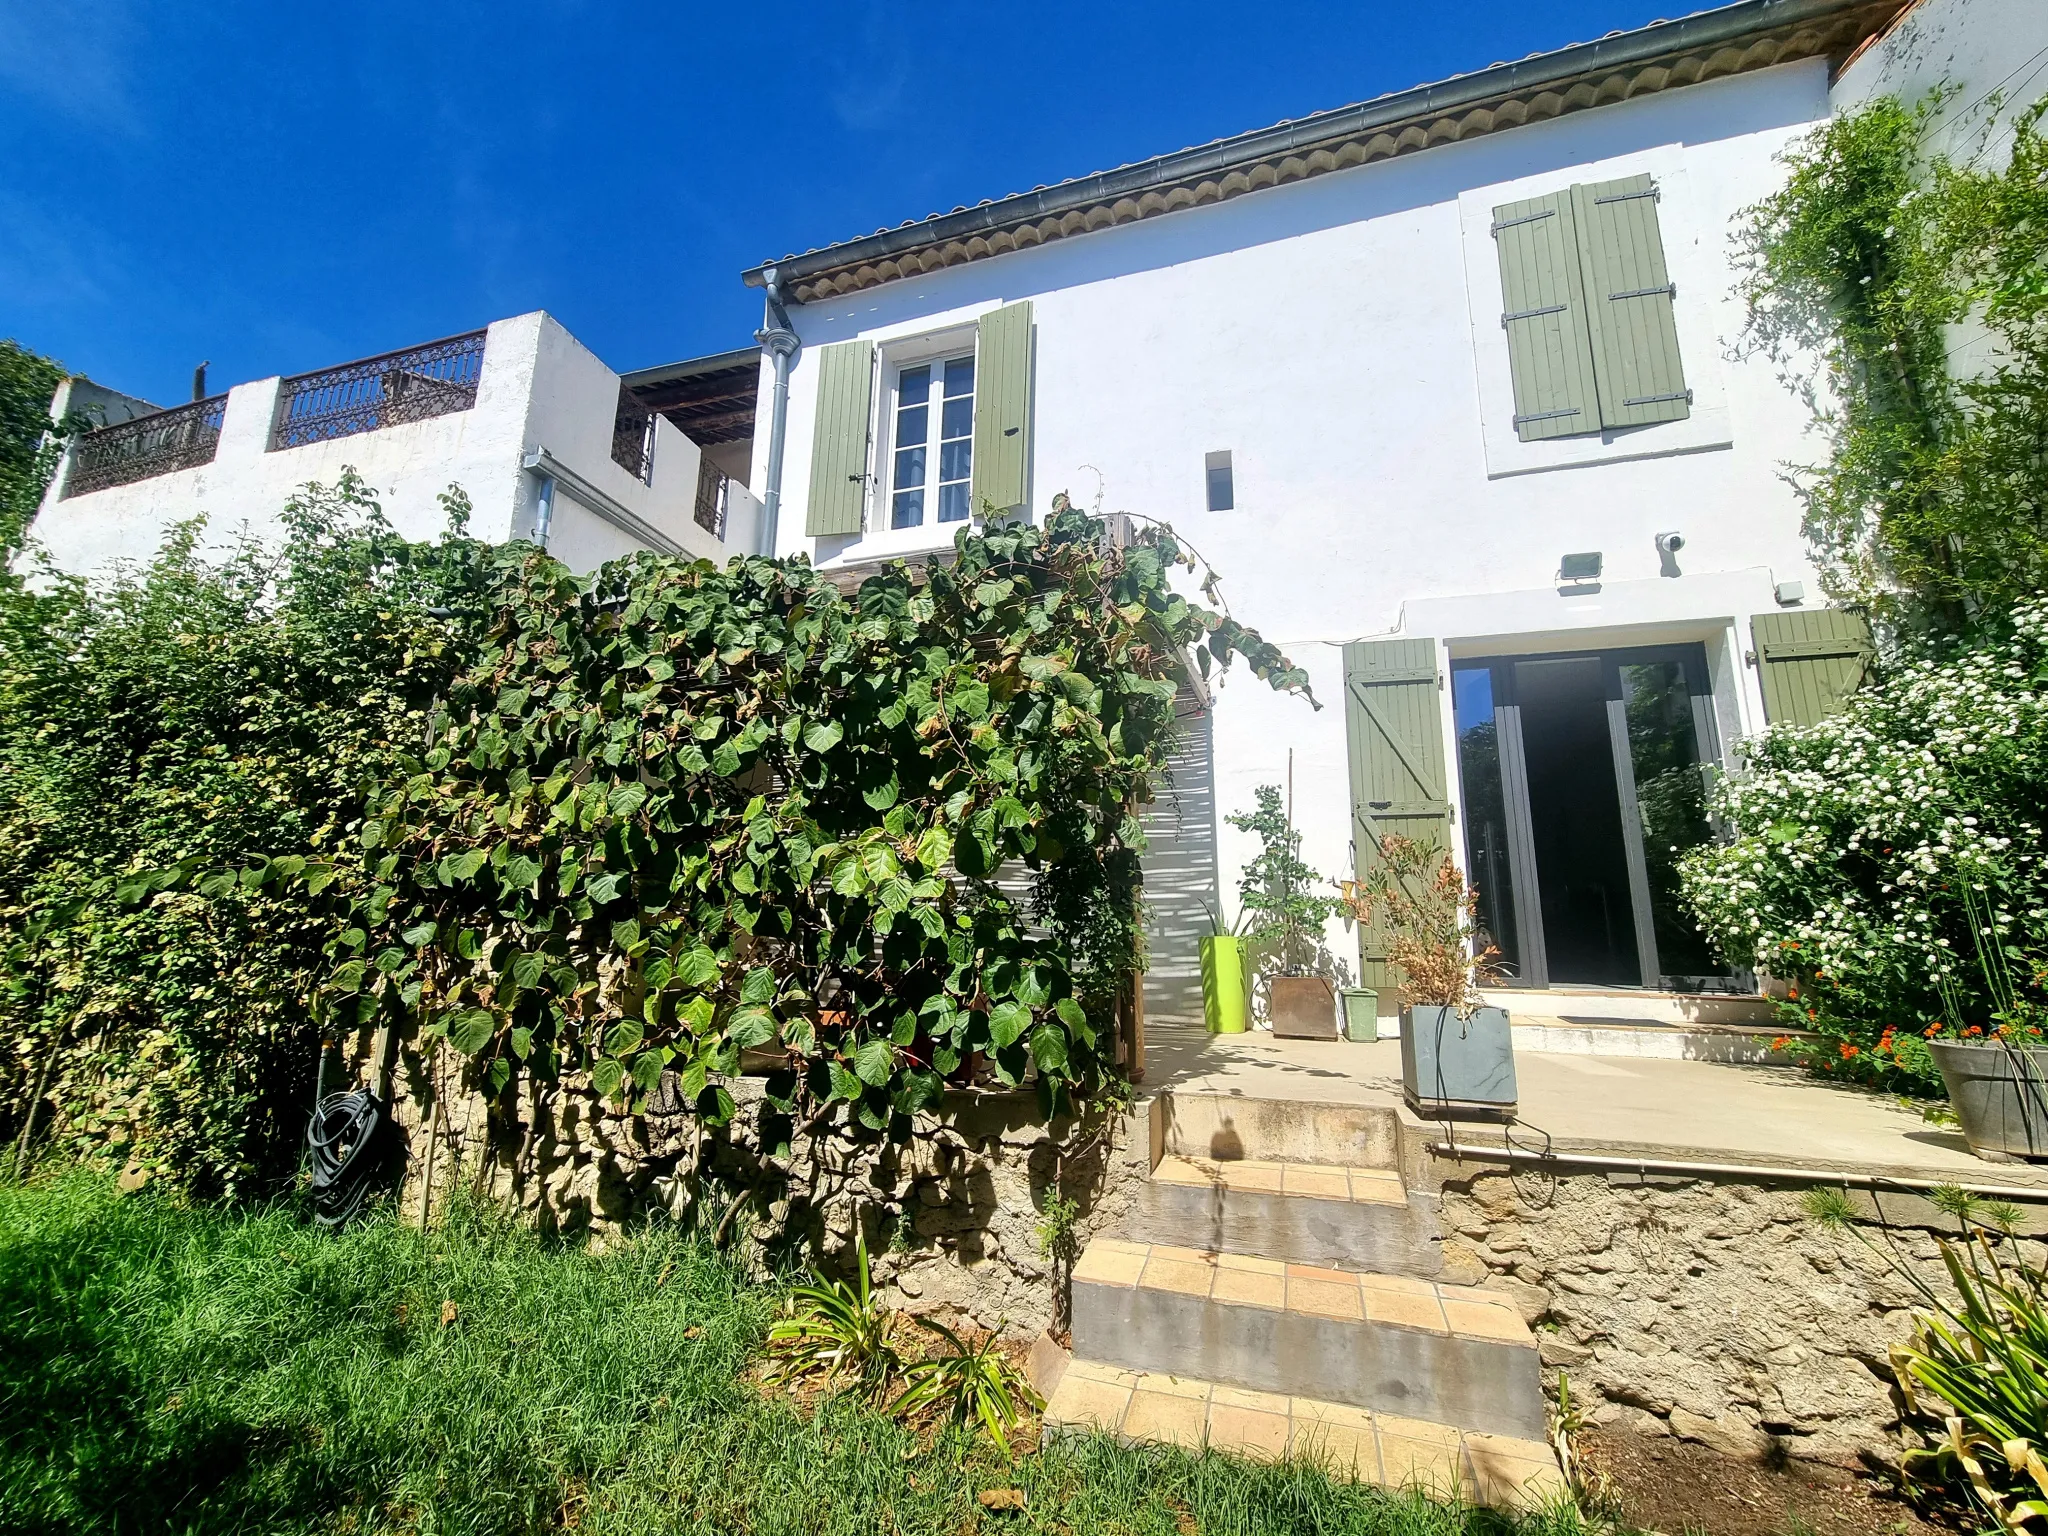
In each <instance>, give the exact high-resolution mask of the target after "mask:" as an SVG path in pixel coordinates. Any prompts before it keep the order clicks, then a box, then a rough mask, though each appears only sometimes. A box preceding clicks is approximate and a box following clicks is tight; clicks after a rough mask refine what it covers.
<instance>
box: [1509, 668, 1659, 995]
mask: <svg viewBox="0 0 2048 1536" xmlns="http://www.w3.org/2000/svg"><path fill="white" fill-rule="evenodd" d="M1604 671H1605V669H1604V668H1603V667H1602V665H1601V659H1600V657H1598V656H1555V657H1554V656H1543V657H1532V658H1530V659H1528V660H1525V661H1517V662H1515V663H1514V678H1515V701H1516V703H1517V704H1519V705H1520V707H1521V725H1522V754H1523V758H1524V760H1525V761H1526V762H1527V764H1528V777H1529V830H1530V837H1531V841H1532V842H1533V843H1534V845H1535V853H1536V883H1537V888H1538V900H1539V901H1540V903H1541V911H1542V922H1543V947H1544V949H1545V951H1546V953H1547V954H1548V957H1549V960H1550V980H1551V981H1552V982H1553V983H1556V982H1565V983H1567V984H1572V985H1578V986H1623V987H1633V986H1640V985H1642V980H1643V967H1642V962H1641V960H1640V958H1639V957H1638V954H1637V950H1636V926H1635V906H1634V896H1633V890H1632V886H1631V883H1630V880H1629V867H1628V845H1627V842H1626V839H1625V834H1624V824H1623V818H1622V803H1621V795H1620V793H1619V786H1618V785H1617V784H1616V782H1615V773H1614V767H1615V765H1614V754H1613V748H1612V743H1611V739H1610V731H1609V724H1608V719H1607V688H1606V678H1605V677H1604V676H1603V673H1604Z"/></svg>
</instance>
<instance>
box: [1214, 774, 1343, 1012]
mask: <svg viewBox="0 0 2048 1536" xmlns="http://www.w3.org/2000/svg"><path fill="white" fill-rule="evenodd" d="M1252 793H1253V794H1254V795H1255V796H1256V797H1257V800H1258V808H1257V809H1256V810H1252V811H1240V812H1238V813H1237V814H1236V815H1234V816H1231V817H1229V818H1227V819H1228V820H1229V822H1230V824H1231V825H1232V826H1233V827H1236V828H1237V829H1238V830H1239V831H1240V832H1250V833H1252V834H1253V835H1254V836H1256V837H1257V838H1258V840H1259V852H1258V853H1257V855H1256V856H1254V857H1253V858H1252V859H1251V860H1250V861H1249V862H1247V863H1246V864H1245V866H1244V870H1243V872H1242V874H1241V875H1240V876H1239V878H1238V882H1237V900H1238V908H1239V911H1240V914H1241V916H1240V919H1239V920H1240V922H1241V923H1242V925H1243V927H1244V930H1245V932H1244V935H1243V941H1244V943H1245V944H1246V945H1247V947H1248V948H1250V949H1251V951H1252V952H1253V954H1254V955H1255V956H1256V966H1255V971H1254V975H1255V981H1254V991H1253V995H1254V998H1255V1000H1256V1001H1257V1002H1259V1003H1262V1004H1263V1005H1264V1011H1265V1014H1266V1018H1267V1021H1268V1023H1269V1024H1270V1025H1271V1027H1272V1030H1273V1033H1274V1034H1275V1035H1277V1036H1281V1037H1285V1038H1293V1039H1306V1040H1334V1039H1336V1038H1337V992H1336V981H1337V980H1338V979H1340V978H1339V977H1338V976H1337V974H1336V973H1337V972H1338V971H1339V970H1340V969H1341V967H1340V966H1339V965H1338V964H1337V962H1336V961H1335V959H1334V958H1333V957H1332V956H1331V954H1330V950H1329V946H1328V945H1327V944H1325V943H1324V942H1323V925H1324V924H1325V923H1327V922H1328V921H1329V920H1330V919H1331V918H1333V917H1335V916H1336V915H1337V914H1338V913H1339V912H1340V911H1342V910H1343V903H1342V902H1340V901H1338V900H1337V899H1336V898H1334V897H1329V896H1317V895H1315V894H1313V892H1314V891H1315V890H1316V889H1317V887H1319V886H1321V885H1322V883H1323V882H1322V878H1321V877H1320V876H1319V875H1317V874H1316V872H1315V871H1314V870H1313V869H1311V868H1310V867H1309V866H1308V865H1307V864H1306V863H1304V862H1303V861H1302V857H1301V834H1300V833H1299V832H1297V831H1295V830H1294V826H1293V823H1292V822H1291V821H1290V820H1289V819H1288V815H1287V812H1286V809H1285V807H1284V805H1283V804H1282V801H1281V798H1280V789H1279V786H1278V785H1275V784H1261V785H1260V786H1259V787H1258V788H1257V789H1255V790H1254V791H1253V792H1252Z"/></svg>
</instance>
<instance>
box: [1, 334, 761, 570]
mask: <svg viewBox="0 0 2048 1536" xmlns="http://www.w3.org/2000/svg"><path fill="white" fill-rule="evenodd" d="M286 382H287V381H286V380H283V379H278V378H270V379H259V380H256V381H254V382H252V383H247V384H238V385H236V386H235V387H234V388H233V389H231V390H229V391H228V394H227V400H226V409H225V413H224V414H223V415H222V417H221V421H220V438H219V442H218V445H217V446H216V448H215V450H214V454H213V457H212V459H211V461H210V462H207V463H203V464H198V465H195V466H193V467H191V468H184V469H174V470H171V471H169V472H168V473H163V474H157V475H152V476H149V477H148V478H145V479H138V480H133V481H130V482H128V483H127V484H123V485H113V486H109V487H107V488H105V489H101V490H94V491H90V492H86V493H84V494H67V490H68V487H67V480H69V479H70V477H71V474H72V470H73V467H74V464H73V461H74V459H75V457H76V449H74V450H73V453H72V454H71V455H67V457H66V461H65V463H64V464H63V465H62V466H61V467H60V468H59V470H58V473H57V475H56V477H55V479H54V480H53V481H52V482H51V487H50V491H49V494H48V495H47V496H46V498H45V499H44V502H43V506H42V509H41V512H40V513H39V514H38V516H37V519H36V522H35V526H34V528H33V536H34V538H35V539H36V541H37V542H38V543H39V544H40V545H41V546H42V547H43V548H44V549H45V550H47V551H48V553H49V554H50V556H51V557H52V558H53V559H54V560H55V561H56V563H57V564H58V565H59V566H61V567H63V568H64V569H67V570H71V571H77V572H81V573H84V574H96V573H101V572H104V571H106V570H107V569H108V568H109V567H111V566H113V565H115V564H117V563H120V562H127V563H130V564H140V563H144V562H147V561H148V560H149V559H150V558H151V557H152V555H153V554H154V553H155V551H156V549H157V547H158V546H159V544H161V542H162V540H163V537H164V534H165V532H166V531H167V530H168V529H169V528H171V527H172V526H173V525H175V524H178V523H181V522H185V521H187V520H189V519H192V518H194V517H199V516H204V517H205V518H206V520H207V526H208V530H209V536H210V538H211V539H212V540H214V541H216V542H217V541H219V540H221V539H223V538H225V537H227V536H230V535H231V534H232V533H233V532H234V531H235V530H238V529H241V528H244V527H247V528H248V529H250V530H252V531H254V532H256V533H258V534H259V535H263V536H276V535H278V534H279V533H281V530H282V525H281V523H280V522H279V513H280V512H281V510H282V509H283V507H284V505H285V503H286V502H288V501H289V500H290V499H291V498H292V497H293V496H294V495H295V494H297V493H298V491H299V490H300V488H301V487H303V486H305V485H307V484H309V483H314V482H318V483H322V484H329V485H331V484H333V483H334V482H335V481H336V480H337V479H339V478H340V476H341V474H342V472H343V470H344V469H353V470H354V471H355V472H356V473H357V474H359V475H360V476H361V477H362V478H363V480H364V481H365V482H366V483H367V484H368V485H370V486H371V487H373V488H374V489H375V490H376V492H377V494H378V497H379V500H380V501H381V503H382V505H383V509H384V513H385V516H386V517H388V518H389V519H390V520H391V522H392V524H393V526H394V527H396V528H397V529H398V530H399V531H400V532H401V533H404V534H405V535H407V536H408V537H411V538H431V537H433V536H435V535H436V534H438V533H439V532H440V531H441V529H442V528H443V527H444V526H445V525H446V515H445V513H444V511H443V508H442V505H441V501H440V496H441V494H442V493H443V492H445V491H447V490H448V489H449V488H450V487H451V486H459V487H461V489H462V490H463V492H464V493H465V494H466V495H467V496H468V497H469V499H470V503H471V507H472V513H471V520H470V525H469V530H470V532H471V533H472V534H474V535H475V536H477V537H479V538H483V539H489V540H492V541H504V540H509V539H528V538H534V537H536V536H537V535H538V534H539V533H540V532H541V531H542V529H541V522H542V517H543V509H544V507H545V508H546V523H547V527H546V530H545V531H546V536H547V544H548V548H549V549H550V551H551V552H553V553H554V554H556V555H557V556H559V557H560V558H561V559H562V560H564V561H565V562H567V563H568V564H569V565H571V566H572V567H574V568H576V569H578V570H587V569H589V568H591V567H593V566H596V565H599V564H601V563H603V562H604V561H606V560H610V559H614V558H617V557H618V556H621V555H625V554H630V553H632V552H633V551H635V550H640V549H658V550H664V551H667V552H669V553H683V554H690V555H701V556H707V557H709V558H711V559H714V560H716V559H723V558H724V556H725V554H726V549H727V547H726V545H724V544H722V543H721V542H720V540H719V539H718V538H717V537H716V536H715V535H714V534H712V533H710V532H709V531H707V530H705V529H703V528H700V527H698V526H697V524H696V522H695V521H694V519H693V516H692V513H693V509H694V507H695V504H696V495H697V475H698V465H699V461H700V460H701V458H702V455H701V453H700V452H699V450H698V448H697V445H696V444H694V443H692V442H691V441H690V440H689V438H687V437H685V436H684V435H683V434H682V433H681V432H679V431H677V430H676V429H675V427H674V426H672V425H671V424H670V423H669V422H667V421H666V420H664V419H661V418H659V417H657V418H655V421H654V428H653V431H654V441H653V454H652V458H651V463H650V466H649V471H648V475H647V477H646V479H644V480H643V479H642V478H641V477H640V476H638V475H636V474H634V473H633V472H632V471H631V470H629V469H626V468H624V467H622V466H621V465H620V464H618V463H617V462H615V461H614V459H613V457H612V436H613V429H614V423H615V421H616V419H617V413H618V403H619V376H618V375H617V374H616V373H614V372H613V371H612V370H611V369H609V368H607V367H606V366H605V365H604V363H603V362H601V361H600V360H599V359H598V358H597V357H596V356H594V355H593V354H592V353H591V352H590V351H589V349H587V348H586V347H584V346H583V345H582V343H580V342H579V341H577V340H576V338H575V337H574V336H572V335H570V334H569V332H568V331H567V330H566V329H564V328H563V326H562V325H561V324H560V323H559V322H558V321H556V320H555V319H553V318H552V317H551V316H549V315H547V314H545V313H542V312H540V311H535V312H533V313H531V314H525V315H516V316H514V317H512V318H511V319H507V320H499V321H495V322H494V323H492V324H491V325H490V326H489V327H488V328H487V329H486V331H485V337H484V350H483V358H482V364H481V371H480V374H479V376H478V379H477V385H476V400H475V403H474V404H473V405H470V406H469V407H468V408H466V409H462V410H454V411H449V412H447V413H445V414H442V415H437V416H430V417H428V418H426V419H425V420H421V421H408V422H401V423H396V424H393V425H390V426H384V427H379V428H377V429H375V430H373V431H366V432H356V433H353V434H351V435H348V436H343V437H334V438H329V439H327V440H325V441H321V442H313V443H307V444H304V445H303V446H298V447H290V448H273V447H272V440H273V432H274V427H275V423H276V420H277V413H278V406H279V398H280V391H281V388H282V387H283V386H284V385H285V384H286ZM65 389H66V391H67V393H66V394H65V395H63V396H61V397H60V400H59V401H58V402H57V403H58V405H59V406H60V407H61V406H62V405H63V404H64V403H65V401H66V400H69V399H71V398H73V397H74V396H75V397H76V398H77V399H78V400H80V401H81V402H85V401H87V400H88V399H98V398H100V397H101V396H106V397H108V398H113V399H120V400H123V401H125V400H126V397H117V396H112V394H111V392H110V391H105V390H103V389H100V388H99V387H98V386H95V385H91V384H89V383H87V382H86V381H82V380H74V381H69V382H68V383H67V385H66V386H65ZM132 404H134V405H140V404H141V402H132ZM116 419H117V415H116V413H111V412H110V413H108V420H109V422H110V423H111V422H113V421H115V420H116ZM544 490H546V491H549V492H551V495H544ZM550 502H551V505H549V503H550Z"/></svg>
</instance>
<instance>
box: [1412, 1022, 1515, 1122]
mask: <svg viewBox="0 0 2048 1536" xmlns="http://www.w3.org/2000/svg"><path fill="white" fill-rule="evenodd" d="M1401 1086H1402V1088H1403V1090H1404V1091H1405V1092H1406V1094H1407V1097H1408V1102H1409V1104H1410V1105H1411V1106H1413V1107H1414V1108H1415V1109H1416V1110H1417V1111H1418V1112H1419V1113H1425V1114H1447V1113H1448V1114H1456V1113H1459V1112H1461V1111H1462V1112H1466V1113H1472V1114H1482V1115H1500V1114H1506V1113H1508V1112H1511V1111H1512V1110H1513V1109H1514V1107H1515V1043H1514V1037H1513V1034H1512V1032H1511V1031H1510V1030H1509V1028H1508V1014H1507V1010H1506V1009H1505V1008H1480V1009H1477V1010H1475V1011H1474V1013H1473V1015H1472V1017H1471V1018H1469V1019H1461V1018H1459V1017H1458V1013H1457V1010H1456V1009H1455V1008H1439V1007H1434V1006H1425V1007H1413V1006H1411V1007H1407V1008H1403V1009H1402V1010H1401Z"/></svg>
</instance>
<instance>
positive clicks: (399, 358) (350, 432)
mask: <svg viewBox="0 0 2048 1536" xmlns="http://www.w3.org/2000/svg"><path fill="white" fill-rule="evenodd" d="M483 361H484V333H483V332H482V331H471V332H470V333H469V334H468V335H466V336H450V337H449V338H448V339H447V340H445V341H430V342H428V343H427V344H426V345H425V346H421V347H407V348H406V349H405V350H404V351H402V352H387V353H385V354H384V355H383V356H382V357H366V358H364V359H363V360H362V361H360V362H355V363H343V364H342V365H341V366H340V367H339V368H323V369H321V370H320V371H319V372H318V373H302V374H300V375H299V376H298V377H297V378H295V379H286V380H285V381H284V383H283V384H282V385H281V386H280V387H279V389H278V394H277V421H276V425H275V426H274V427H273V428H272V429H271V433H270V447H271V450H272V451H273V452H275V451H276V450H277V449H279V448H298V447H302V446H304V445H305V444H307V443H324V442H326V441H328V440H329V439H330V438H336V437H352V436H354V435H355V434H356V433H358V432H375V431H376V430H377V429H378V428H380V427H392V426H397V425H399V424H400V423H401V422H408V421H425V420H426V419H427V418H428V417H430V416H445V415H447V414H448V413H449V412H451V411H466V410H468V409H469V408H470V407H471V406H473V405H475V404H476V385H477V379H478V378H479V377H480V376H481V375H482V372H483Z"/></svg>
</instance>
